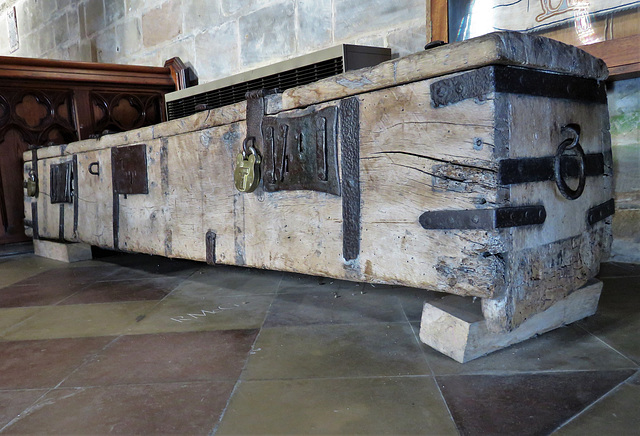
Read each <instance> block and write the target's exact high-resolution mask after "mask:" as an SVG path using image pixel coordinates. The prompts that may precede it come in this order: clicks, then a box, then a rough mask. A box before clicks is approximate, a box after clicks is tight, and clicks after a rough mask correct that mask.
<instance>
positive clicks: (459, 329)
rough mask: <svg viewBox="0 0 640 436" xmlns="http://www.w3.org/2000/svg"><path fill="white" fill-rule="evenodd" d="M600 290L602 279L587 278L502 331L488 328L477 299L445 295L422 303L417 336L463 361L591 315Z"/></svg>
mask: <svg viewBox="0 0 640 436" xmlns="http://www.w3.org/2000/svg"><path fill="white" fill-rule="evenodd" d="M601 290H602V282H601V281H599V280H596V279H591V280H589V282H588V283H587V284H586V285H584V286H583V287H581V288H580V289H578V290H576V291H574V292H572V293H571V294H569V295H568V296H567V297H566V298H564V299H562V300H559V301H557V302H556V303H555V304H553V305H552V306H551V307H549V308H548V309H546V310H545V311H543V312H540V313H537V314H535V315H533V316H531V317H530V318H529V319H527V320H526V321H524V322H523V323H522V324H520V326H518V327H517V328H515V329H514V330H511V331H508V332H502V333H494V332H491V331H489V330H488V328H487V323H486V321H485V319H484V318H483V316H482V309H481V302H480V299H479V298H477V299H476V298H472V297H460V296H457V295H447V296H445V297H443V298H441V299H438V300H431V301H428V302H426V303H425V305H424V308H423V311H422V323H421V326H420V339H421V340H422V342H424V343H425V344H427V345H429V346H430V347H432V348H434V349H436V350H438V351H440V352H441V353H443V354H445V355H447V356H449V357H451V358H452V359H454V360H456V361H458V362H460V363H465V362H468V361H470V360H473V359H476V358H478V357H480V356H484V355H485V354H488V353H492V352H494V351H497V350H500V349H502V348H506V347H508V346H509V345H513V344H516V343H518V342H522V341H524V340H526V339H529V338H531V337H533V336H535V335H538V334H541V333H545V332H548V331H550V330H553V329H555V328H558V327H561V326H563V325H565V324H571V323H572V322H575V321H578V320H580V319H582V318H585V317H587V316H590V315H593V314H594V313H595V312H596V309H597V307H598V299H599V298H600V292H601Z"/></svg>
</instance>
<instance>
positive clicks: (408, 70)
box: [267, 32, 609, 113]
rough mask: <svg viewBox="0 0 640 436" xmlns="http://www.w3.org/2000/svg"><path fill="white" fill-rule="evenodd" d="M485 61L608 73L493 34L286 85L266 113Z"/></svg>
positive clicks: (558, 51)
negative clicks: (288, 86) (313, 79)
mask: <svg viewBox="0 0 640 436" xmlns="http://www.w3.org/2000/svg"><path fill="white" fill-rule="evenodd" d="M488 65H502V66H515V67H522V68H527V69H531V70H538V71H546V72H551V73H558V74H564V75H569V76H575V77H580V78H586V79H595V80H604V79H606V78H607V77H608V74H609V73H608V70H607V66H606V64H605V63H604V61H602V60H601V59H598V58H596V57H594V56H591V55H590V54H588V53H587V52H585V51H582V50H580V49H579V48H577V47H574V46H571V45H568V44H564V43H562V42H559V41H555V40H552V39H549V38H545V37H542V36H535V35H529V34H524V33H518V32H494V33H489V34H487V35H483V36H480V37H477V38H473V39H469V40H466V41H461V42H455V43H452V44H445V45H442V46H438V47H434V48H430V49H428V50H425V51H422V52H418V53H415V54H412V55H409V56H405V57H402V58H398V59H394V60H391V61H387V62H384V63H382V64H379V65H376V66H374V67H370V68H363V69H361V70H357V71H349V72H346V73H343V74H340V75H338V76H333V77H330V78H327V79H323V80H320V81H317V82H314V83H311V84H308V85H304V86H299V87H296V88H292V89H288V90H286V91H284V92H283V93H282V94H278V95H276V96H272V97H271V99H270V100H271V101H270V102H269V103H268V105H267V112H268V113H276V112H279V111H281V110H289V109H295V108H300V107H305V106H309V105H312V104H316V103H321V102H324V101H329V100H334V99H338V98H343V97H348V96H351V95H356V94H361V93H364V92H371V91H374V90H377V89H383V88H388V87H391V86H398V85H402V84H405V83H410V82H416V81H419V80H426V79H430V78H433V77H440V76H444V75H447V74H452V73H457V72H462V71H467V70H473V69H477V68H480V67H484V66H488Z"/></svg>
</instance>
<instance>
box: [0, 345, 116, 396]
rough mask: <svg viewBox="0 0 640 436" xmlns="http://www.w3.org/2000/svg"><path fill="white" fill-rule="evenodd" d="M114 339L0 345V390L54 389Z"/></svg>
mask: <svg viewBox="0 0 640 436" xmlns="http://www.w3.org/2000/svg"><path fill="white" fill-rule="evenodd" d="M113 339H114V338H113V337H109V336H103V337H100V338H77V339H50V340H37V341H7V342H0V389H33V388H53V387H55V386H57V385H58V383H60V382H61V381H62V380H64V379H65V378H66V377H67V376H69V374H71V373H72V372H73V371H74V370H75V369H76V368H78V367H80V365H82V364H83V363H84V362H85V361H86V360H87V359H90V358H91V357H92V356H94V355H95V354H96V353H98V352H99V351H100V350H102V349H103V348H104V347H105V346H106V345H107V344H108V343H109V342H111V341H112V340H113ZM0 408H1V407H0Z"/></svg>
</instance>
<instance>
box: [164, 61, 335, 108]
mask: <svg viewBox="0 0 640 436" xmlns="http://www.w3.org/2000/svg"><path fill="white" fill-rule="evenodd" d="M343 72H344V63H343V59H342V57H337V58H333V59H328V60H326V61H322V62H317V63H314V64H310V65H305V66H303V67H300V68H294V69H291V70H287V71H283V72H281V73H277V74H272V75H269V76H265V77H260V78H258V79H254V80H249V81H247V82H242V83H237V84H235V85H231V86H226V87H224V88H219V89H214V90H211V91H206V92H203V93H200V94H197V95H192V96H189V97H184V98H181V99H178V100H173V101H168V102H167V116H168V118H169V120H174V119H176V118H181V117H186V116H188V115H192V114H194V113H196V106H198V105H201V104H204V105H206V107H207V109H213V108H217V107H221V106H226V105H228V104H233V103H237V102H239V101H242V100H244V99H245V94H246V93H247V92H248V91H255V90H258V89H278V90H280V91H284V90H285V89H288V88H293V87H295V86H300V85H306V84H308V83H311V82H315V81H317V80H320V79H325V78H327V77H331V76H335V75H336V74H341V73H343Z"/></svg>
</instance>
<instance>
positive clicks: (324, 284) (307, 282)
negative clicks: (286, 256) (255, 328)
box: [278, 272, 364, 294]
mask: <svg viewBox="0 0 640 436" xmlns="http://www.w3.org/2000/svg"><path fill="white" fill-rule="evenodd" d="M363 287H364V284H363V283H359V282H350V281H347V280H338V279H332V278H328V277H318V276H310V275H306V274H296V273H289V272H285V273H283V275H282V281H281V282H280V287H279V289H278V293H280V294H286V293H290V292H307V291H325V292H329V293H333V292H359V291H360V290H361V289H362V288H363Z"/></svg>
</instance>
